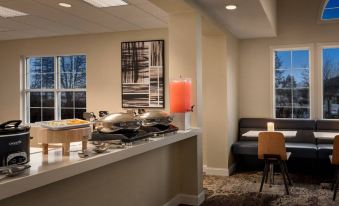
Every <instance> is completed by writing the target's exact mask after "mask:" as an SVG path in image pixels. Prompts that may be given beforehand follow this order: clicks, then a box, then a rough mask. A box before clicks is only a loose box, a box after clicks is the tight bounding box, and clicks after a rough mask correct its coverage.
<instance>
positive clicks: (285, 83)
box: [274, 49, 310, 119]
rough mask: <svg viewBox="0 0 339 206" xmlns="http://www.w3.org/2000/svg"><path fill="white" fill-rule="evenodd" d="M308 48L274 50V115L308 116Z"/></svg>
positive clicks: (298, 117)
mask: <svg viewBox="0 0 339 206" xmlns="http://www.w3.org/2000/svg"><path fill="white" fill-rule="evenodd" d="M309 62H310V61H309V50H308V49H295V50H294V49H293V50H291V49H290V50H275V51H274V82H275V83H274V91H275V92H274V93H275V95H274V96H275V108H274V109H275V117H276V118H292V119H308V118H310V88H309V84H310V63H309Z"/></svg>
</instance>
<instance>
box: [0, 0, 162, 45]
mask: <svg viewBox="0 0 339 206" xmlns="http://www.w3.org/2000/svg"><path fill="white" fill-rule="evenodd" d="M59 2H66V3H70V4H71V5H72V7H71V8H64V7H60V6H59V5H58V3H59ZM127 2H128V4H129V5H127V6H118V7H107V8H96V7H94V6H92V5H90V4H88V3H86V2H84V1H82V0H0V5H1V6H4V7H7V8H11V9H15V10H19V11H21V12H25V13H28V14H30V15H28V16H21V17H14V18H1V17H0V40H10V39H23V38H35V37H47V36H63V35H73V34H88V33H103V32H117V31H128V30H138V29H152V28H164V27H167V22H168V14H167V13H166V12H164V11H163V10H161V9H159V8H158V7H156V6H154V5H153V4H152V3H150V2H149V1H148V0H128V1H127Z"/></svg>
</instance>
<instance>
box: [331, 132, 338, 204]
mask: <svg viewBox="0 0 339 206" xmlns="http://www.w3.org/2000/svg"><path fill="white" fill-rule="evenodd" d="M330 160H331V164H332V165H334V166H335V169H336V171H335V175H334V181H333V184H332V190H334V192H333V201H335V198H336V196H337V190H338V184H339V178H338V173H339V135H337V136H335V138H334V142H333V152H332V155H330Z"/></svg>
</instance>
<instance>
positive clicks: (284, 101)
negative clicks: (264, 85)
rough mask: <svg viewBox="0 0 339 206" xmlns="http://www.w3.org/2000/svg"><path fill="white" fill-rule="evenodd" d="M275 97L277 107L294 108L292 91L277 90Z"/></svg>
mask: <svg viewBox="0 0 339 206" xmlns="http://www.w3.org/2000/svg"><path fill="white" fill-rule="evenodd" d="M275 95H276V96H275V99H276V106H292V90H290V89H277V90H276V93H275Z"/></svg>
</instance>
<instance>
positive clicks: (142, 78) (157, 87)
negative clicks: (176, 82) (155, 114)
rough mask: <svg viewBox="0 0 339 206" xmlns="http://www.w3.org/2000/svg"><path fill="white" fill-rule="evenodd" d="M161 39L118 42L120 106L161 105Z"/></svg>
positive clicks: (162, 49)
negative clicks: (119, 50)
mask: <svg viewBox="0 0 339 206" xmlns="http://www.w3.org/2000/svg"><path fill="white" fill-rule="evenodd" d="M164 60H165V59H164V40H152V41H133V42H122V43H121V70H122V71H121V90H122V107H123V108H164V107H165V104H164V102H165V90H164V67H165V61H164Z"/></svg>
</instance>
